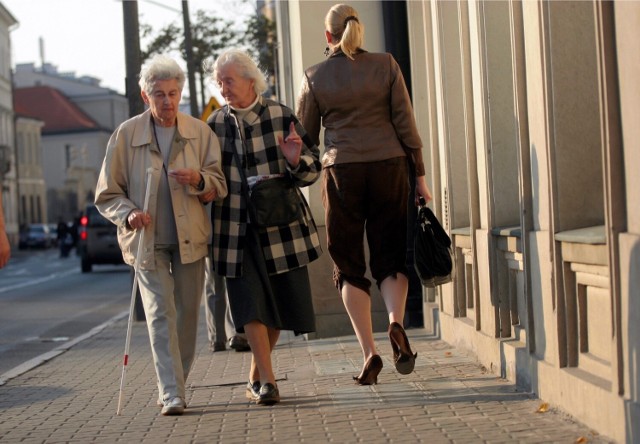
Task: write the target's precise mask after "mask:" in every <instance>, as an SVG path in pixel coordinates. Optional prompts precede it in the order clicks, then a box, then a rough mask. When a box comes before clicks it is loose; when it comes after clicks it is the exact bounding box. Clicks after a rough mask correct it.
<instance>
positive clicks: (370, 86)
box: [297, 49, 425, 176]
mask: <svg viewBox="0 0 640 444" xmlns="http://www.w3.org/2000/svg"><path fill="white" fill-rule="evenodd" d="M354 57H355V60H351V59H349V58H348V57H346V56H345V55H344V53H342V51H340V50H339V49H338V50H337V51H335V52H334V53H333V54H332V55H331V56H330V57H329V58H328V59H327V60H325V61H323V62H321V63H319V64H317V65H314V66H312V67H310V68H308V69H307V70H306V71H305V75H304V78H303V82H302V91H301V93H300V96H299V98H298V104H297V115H298V118H299V119H300V122H301V123H302V126H304V128H305V129H306V130H307V132H308V134H309V136H311V138H312V140H313V142H314V143H316V144H317V145H319V142H320V141H319V137H320V125H321V124H322V125H323V126H324V127H325V132H324V146H325V152H324V155H323V156H322V166H323V167H328V166H331V165H334V164H340V163H353V162H376V161H381V160H387V159H391V158H394V157H403V156H405V155H407V154H408V155H409V158H410V161H411V163H412V164H413V165H414V167H415V171H416V175H417V176H424V174H425V170H424V164H423V161H422V141H421V140H420V136H419V134H418V130H417V128H416V121H415V117H414V115H413V108H412V107H411V100H410V98H409V93H408V92H407V88H406V85H405V83H404V77H403V76H402V72H401V71H400V67H399V66H398V64H397V63H396V61H395V59H394V58H393V56H391V54H386V53H370V52H366V51H364V50H360V51H359V52H358V53H357V54H355V56H354Z"/></svg>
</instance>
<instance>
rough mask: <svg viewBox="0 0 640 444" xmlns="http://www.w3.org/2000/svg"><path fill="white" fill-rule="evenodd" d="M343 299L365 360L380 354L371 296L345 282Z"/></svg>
mask: <svg viewBox="0 0 640 444" xmlns="http://www.w3.org/2000/svg"><path fill="white" fill-rule="evenodd" d="M342 301H343V302H344V306H345V308H346V309H347V313H348V314H349V318H350V319H351V325H353V329H354V330H355V333H356V336H357V337H358V342H360V347H361V348H362V354H363V355H364V361H365V362H366V361H367V360H368V359H369V358H370V357H371V356H373V355H376V354H378V353H377V352H376V345H375V343H374V340H373V326H372V321H371V296H369V294H367V293H366V292H365V291H363V290H361V289H359V288H358V287H355V286H353V285H350V284H349V283H347V282H344V284H343V285H342Z"/></svg>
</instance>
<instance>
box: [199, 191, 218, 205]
mask: <svg viewBox="0 0 640 444" xmlns="http://www.w3.org/2000/svg"><path fill="white" fill-rule="evenodd" d="M216 197H218V191H217V190H216V189H215V188H213V189H212V190H211V191H209V192H207V193H204V194H199V195H198V199H199V200H200V202H202V203H203V204H208V203H209V202H213V201H214V200H215V199H216Z"/></svg>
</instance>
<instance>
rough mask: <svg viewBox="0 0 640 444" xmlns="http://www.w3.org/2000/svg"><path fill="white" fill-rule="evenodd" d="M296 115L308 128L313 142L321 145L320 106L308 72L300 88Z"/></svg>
mask: <svg viewBox="0 0 640 444" xmlns="http://www.w3.org/2000/svg"><path fill="white" fill-rule="evenodd" d="M296 115H297V116H298V118H299V119H300V123H302V126H303V127H304V128H305V129H306V131H307V134H308V135H309V137H310V138H311V141H312V143H313V144H315V145H317V146H319V145H320V124H321V121H320V118H321V115H320V108H319V106H318V102H317V101H316V98H315V95H314V94H313V91H312V89H311V85H310V80H309V77H308V73H307V72H305V73H304V76H303V78H302V86H301V88H300V94H299V95H298V103H297V105H296ZM296 131H297V129H296Z"/></svg>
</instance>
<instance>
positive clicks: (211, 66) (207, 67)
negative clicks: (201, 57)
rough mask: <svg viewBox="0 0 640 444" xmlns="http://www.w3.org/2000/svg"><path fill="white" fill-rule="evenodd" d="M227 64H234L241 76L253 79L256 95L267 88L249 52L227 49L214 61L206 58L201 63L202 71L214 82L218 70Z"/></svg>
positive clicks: (262, 74) (265, 81) (262, 75)
mask: <svg viewBox="0 0 640 444" xmlns="http://www.w3.org/2000/svg"><path fill="white" fill-rule="evenodd" d="M229 65H234V66H235V67H236V68H237V69H238V71H239V74H240V75H241V76H242V77H243V78H245V79H249V80H253V89H254V91H255V92H256V95H258V96H259V95H261V94H262V93H263V92H265V91H267V90H268V89H269V86H268V85H267V79H266V77H265V75H264V73H263V72H262V71H261V70H260V68H259V67H258V64H257V63H256V62H255V60H253V59H252V58H251V56H249V54H247V53H246V52H245V51H242V50H240V49H227V50H226V51H224V52H223V53H222V54H220V56H219V57H218V58H217V59H216V60H215V61H214V60H213V59H212V58H208V59H207V60H205V61H204V62H203V64H202V66H203V68H204V71H205V72H206V73H208V74H209V75H210V77H211V80H213V81H214V82H215V81H216V80H217V77H218V72H219V71H220V70H221V69H223V68H225V67H227V66H229Z"/></svg>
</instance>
